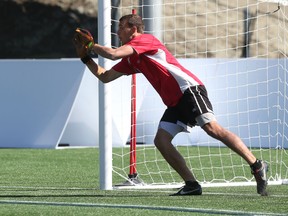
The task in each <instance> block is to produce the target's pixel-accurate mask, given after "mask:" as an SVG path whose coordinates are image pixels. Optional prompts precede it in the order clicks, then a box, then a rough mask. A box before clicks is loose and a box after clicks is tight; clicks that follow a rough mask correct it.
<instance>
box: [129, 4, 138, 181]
mask: <svg viewBox="0 0 288 216" xmlns="http://www.w3.org/2000/svg"><path fill="white" fill-rule="evenodd" d="M132 14H136V10H135V9H132ZM136 176H137V172H136V74H132V80H131V135H130V173H129V177H130V178H135V177H136Z"/></svg>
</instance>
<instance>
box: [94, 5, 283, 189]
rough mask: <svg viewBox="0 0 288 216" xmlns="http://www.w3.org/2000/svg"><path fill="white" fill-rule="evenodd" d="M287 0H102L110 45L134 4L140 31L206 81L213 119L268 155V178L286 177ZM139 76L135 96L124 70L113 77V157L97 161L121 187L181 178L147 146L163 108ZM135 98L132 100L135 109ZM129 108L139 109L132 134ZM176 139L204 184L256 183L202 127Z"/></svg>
mask: <svg viewBox="0 0 288 216" xmlns="http://www.w3.org/2000/svg"><path fill="white" fill-rule="evenodd" d="M287 5H288V4H286V1H273V0H270V1H268V0H266V1H259V0H250V1H241V0H235V1H228V0H218V1H210V0H207V1H205V0H204V1H203V0H201V1H199V0H154V1H149V0H145V1H144V0H143V1H138V0H137V1H136V0H123V1H116V0H115V1H113V0H112V1H111V5H109V6H108V7H109V8H108V9H109V11H110V12H111V13H110V14H109V15H111V19H110V17H109V16H108V17H109V19H110V20H109V21H108V23H110V24H111V26H112V27H111V43H112V46H113V47H118V46H120V43H119V41H118V39H117V25H118V19H119V18H120V17H121V16H122V15H125V14H129V13H131V11H132V10H133V9H135V10H136V11H137V13H138V14H140V15H141V16H142V18H143V19H144V22H145V26H146V32H147V33H151V34H154V35H155V36H156V37H158V38H159V39H160V40H161V41H162V42H163V43H164V44H165V45H166V46H167V48H168V49H169V50H170V51H171V53H172V54H173V55H174V56H176V58H177V59H178V60H179V62H180V63H181V64H182V65H183V66H184V67H186V68H187V69H189V70H191V71H192V72H193V73H195V74H196V75H197V76H198V77H199V78H200V79H201V80H202V81H203V82H204V83H205V85H206V87H207V89H208V93H209V97H210V100H211V102H212V104H213V108H214V112H215V115H216V118H217V120H218V122H219V123H220V124H221V125H223V126H224V127H225V128H227V129H229V130H230V131H232V132H234V133H236V134H237V135H239V136H240V138H241V139H242V140H243V141H244V142H245V144H246V145H247V146H248V147H249V148H250V150H251V151H252V152H253V153H254V154H255V156H257V158H259V159H263V160H265V161H267V162H268V164H269V172H268V179H269V184H270V185H271V184H284V183H288V152H287V149H288V140H287V135H288V126H287V123H288V115H287V110H288V103H287V102H288V98H287V94H288V88H287V87H288V86H287V82H288V76H287V75H288V71H287V68H288V67H287V66H288V61H287V54H288V38H287V37H288V34H287V33H288V32H287V31H288V6H287ZM100 9H101V8H99V10H100ZM106 9H107V8H106ZM103 10H104V9H103ZM103 19H104V20H105V17H104V18H103ZM99 34H101V29H99ZM136 80H137V81H136V82H137V85H135V88H136V98H134V96H133V95H134V94H131V85H130V83H131V78H130V77H123V78H120V79H118V80H116V81H114V82H113V84H111V89H112V90H111V95H112V96H111V97H112V99H111V106H112V108H111V115H112V121H113V130H111V133H110V135H109V134H108V136H110V137H109V138H108V139H111V137H112V138H113V139H112V143H113V148H112V156H111V155H110V156H109V155H108V157H106V159H103V160H102V161H100V166H102V167H103V166H105V165H106V166H107V164H106V163H105V160H108V161H109V160H111V157H112V158H113V162H112V167H111V169H112V172H113V174H112V175H111V178H112V180H111V182H112V185H113V186H114V187H117V188H130V187H132V188H168V187H179V186H181V185H182V184H183V180H182V179H180V177H179V176H178V174H177V173H176V172H175V171H174V170H173V169H172V168H171V167H169V165H168V164H167V163H166V161H165V160H164V159H163V158H162V156H161V155H160V153H159V152H158V150H157V149H156V148H155V146H154V145H153V139H154V135H155V133H156V131H157V127H158V122H159V120H160V118H161V116H162V114H163V112H164V110H165V106H164V105H163V104H162V102H161V99H160V97H159V96H158V95H157V93H156V92H155V91H154V89H153V88H152V87H151V86H150V85H149V84H148V82H147V81H146V79H145V78H144V77H143V76H142V75H140V74H139V75H136ZM132 88H133V87H132ZM135 88H134V90H133V91H134V93H135ZM131 96H133V97H132V98H131ZM131 100H132V101H134V102H135V101H136V106H134V107H135V109H134V110H132V111H131V109H130V107H131V104H130V103H131ZM134 105H135V104H134ZM132 107H133V106H132ZM103 112H104V111H103ZM131 113H135V116H136V123H135V124H133V125H132V127H133V130H135V131H136V132H135V131H134V132H133V133H132V135H133V136H132V137H131V133H130V127H131V125H130V122H131V119H132V120H133V116H132V117H131ZM100 115H103V113H100ZM103 126H104V125H103ZM134 126H135V128H134ZM106 136H107V134H106ZM131 140H134V141H136V145H135V146H132V147H131V145H132V144H133V142H131ZM115 143H117V144H115ZM173 144H174V145H175V147H176V148H177V149H178V150H179V151H180V152H181V154H182V155H183V156H184V158H185V160H186V162H187V164H188V166H189V167H190V168H191V170H192V171H193V173H194V175H195V176H196V178H197V180H199V181H200V182H201V184H202V185H203V187H210V186H226V185H255V181H254V178H253V176H252V175H251V172H250V168H249V166H248V164H247V163H246V162H245V161H244V160H243V159H241V158H240V157H239V156H238V155H236V154H235V153H234V152H233V151H231V150H229V149H228V148H227V147H226V146H224V145H223V144H222V143H221V142H219V141H217V140H214V139H212V138H210V137H209V136H208V135H206V134H205V133H204V132H203V131H202V130H201V128H199V127H195V128H193V130H192V132H191V133H189V134H187V133H183V134H179V135H177V136H176V137H175V139H174V140H173ZM131 151H132V152H131ZM100 154H102V152H100ZM108 164H109V163H108ZM108 170H109V169H108ZM104 174H105V172H104ZM101 178H102V177H101ZM100 183H101V182H100ZM108 188H109V187H108Z"/></svg>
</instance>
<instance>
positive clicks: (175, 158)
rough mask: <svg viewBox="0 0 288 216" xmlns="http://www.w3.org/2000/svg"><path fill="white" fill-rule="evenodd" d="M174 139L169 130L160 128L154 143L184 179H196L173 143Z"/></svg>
mask: <svg viewBox="0 0 288 216" xmlns="http://www.w3.org/2000/svg"><path fill="white" fill-rule="evenodd" d="M172 139H173V137H172V136H171V135H170V134H169V133H168V132H166V131H165V130H163V129H161V128H159V129H158V131H157V134H156V137H155V140H154V143H155V146H156V147H157V149H158V150H159V151H160V152H161V154H162V156H163V157H164V159H165V160H166V161H167V162H168V163H169V165H170V166H171V167H172V168H173V169H174V170H175V171H176V172H177V173H178V174H179V175H180V176H181V177H182V179H183V180H184V181H196V179H195V177H194V175H193V174H192V172H191V171H190V169H189V168H188V167H187V165H186V162H185V160H184V158H183V157H182V155H181V154H180V153H179V152H178V151H177V149H176V148H175V147H174V146H173V145H172V143H171V141H172Z"/></svg>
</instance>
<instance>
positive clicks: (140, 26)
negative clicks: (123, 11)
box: [119, 14, 145, 33]
mask: <svg viewBox="0 0 288 216" xmlns="http://www.w3.org/2000/svg"><path fill="white" fill-rule="evenodd" d="M119 21H120V22H122V21H127V24H128V26H129V27H130V28H131V27H133V26H135V27H136V28H137V32H139V33H144V28H145V26H144V22H143V20H142V18H141V17H140V16H139V15H137V14H128V15H124V16H122V17H121V18H120V20H119Z"/></svg>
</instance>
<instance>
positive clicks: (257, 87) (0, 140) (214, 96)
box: [0, 59, 288, 148]
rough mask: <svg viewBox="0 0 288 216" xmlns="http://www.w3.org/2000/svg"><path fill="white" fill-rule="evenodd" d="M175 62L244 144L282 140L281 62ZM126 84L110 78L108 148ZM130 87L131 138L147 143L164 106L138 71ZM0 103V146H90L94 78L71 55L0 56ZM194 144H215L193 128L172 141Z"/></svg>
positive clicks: (123, 113) (123, 111)
mask: <svg viewBox="0 0 288 216" xmlns="http://www.w3.org/2000/svg"><path fill="white" fill-rule="evenodd" d="M179 61H180V62H181V63H182V64H183V65H184V66H185V67H186V68H188V69H190V70H191V71H193V72H194V73H195V74H196V75H197V76H199V77H200V79H201V80H202V81H203V82H204V83H205V84H206V86H207V89H208V92H209V96H210V99H211V101H212V103H213V106H214V111H215V114H216V117H217V119H218V121H219V122H220V123H221V124H222V125H223V126H224V127H227V128H228V129H230V130H231V131H233V132H235V133H237V134H238V135H239V136H240V137H241V138H242V139H243V140H244V141H245V143H246V144H247V145H249V146H252V147H253V146H259V145H261V146H262V147H276V146H278V145H280V146H281V145H282V146H283V145H284V143H285V141H286V134H287V132H288V131H287V126H286V122H287V119H286V118H287V117H286V116H287V115H286V102H287V97H286V94H287V92H286V91H287V88H286V83H287V80H286V79H287V78H286V77H287V76H286V75H287V68H286V60H285V59H271V60H266V59H180V60H179ZM130 82H131V77H125V76H124V77H122V78H120V79H118V80H116V81H114V82H113V83H111V87H112V105H111V106H112V119H113V132H112V133H113V145H114V146H123V145H125V144H126V142H127V140H128V139H129V134H130ZM137 85H138V87H137V94H138V98H137V113H138V114H137V123H138V124H139V126H138V128H137V135H138V136H139V137H140V138H139V139H138V140H137V141H138V142H141V143H142V142H143V143H146V144H152V143H153V139H154V134H155V132H156V130H157V126H158V121H159V119H160V118H161V116H162V113H163V111H164V109H165V106H164V105H163V104H162V101H161V99H160V98H159V96H158V95H157V94H156V92H155V91H154V90H153V89H152V88H151V87H150V85H148V84H147V81H146V79H145V78H144V77H143V76H142V75H137ZM148 86H149V87H148ZM144 96H145V97H144ZM0 101H1V109H0V147H5V148H7V147H8V148H9V147H11V148H19V147H20V148H55V147H57V146H58V144H59V143H67V144H69V145H70V146H97V145H98V138H99V136H100V135H99V134H98V128H99V125H98V80H97V79H96V78H95V77H94V76H93V75H92V74H91V73H90V72H89V71H88V69H87V68H85V66H84V65H83V64H82V63H81V62H80V61H79V60H78V59H71V60H1V61H0ZM144 135H145V136H144ZM196 142H197V143H201V144H207V142H209V143H210V144H213V145H218V143H217V142H216V141H215V140H213V139H210V138H208V137H207V136H206V134H204V133H203V132H202V130H201V129H200V128H195V129H194V130H193V131H192V133H191V134H181V135H179V136H177V137H176V138H175V140H174V143H175V144H182V145H187V144H189V145H190V144H193V143H196ZM286 143H287V142H286ZM285 145H287V144H285ZM284 147H285V146H284Z"/></svg>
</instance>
